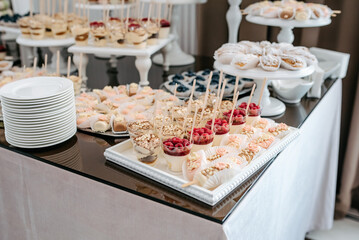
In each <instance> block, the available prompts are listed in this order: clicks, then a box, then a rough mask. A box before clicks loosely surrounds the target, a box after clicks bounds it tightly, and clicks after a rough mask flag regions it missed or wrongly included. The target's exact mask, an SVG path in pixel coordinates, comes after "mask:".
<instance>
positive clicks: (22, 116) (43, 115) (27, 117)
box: [3, 101, 76, 122]
mask: <svg viewBox="0 0 359 240" xmlns="http://www.w3.org/2000/svg"><path fill="white" fill-rule="evenodd" d="M73 109H75V104H74V102H73V101H70V102H69V104H66V105H64V106H63V107H62V108H59V109H54V111H45V112H39V113H34V114H30V113H29V114H28V113H13V112H10V111H8V108H5V107H3V115H4V116H5V118H6V117H7V118H9V119H10V118H11V119H19V120H22V121H36V122H37V121H44V120H48V118H50V117H56V116H62V115H63V114H65V113H70V112H72V111H73ZM73 112H75V113H76V110H74V111H73Z"/></svg>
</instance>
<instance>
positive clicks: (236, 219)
mask: <svg viewBox="0 0 359 240" xmlns="http://www.w3.org/2000/svg"><path fill="white" fill-rule="evenodd" d="M198 70H199V69H198ZM151 84H154V83H152V82H151ZM341 87H342V81H341V79H338V80H326V81H325V83H324V85H323V87H322V98H321V99H308V98H304V99H302V101H301V102H300V103H299V104H297V105H290V104H287V105H286V108H287V111H286V112H285V113H284V114H283V115H281V116H277V117H276V119H275V120H276V121H277V122H281V121H283V122H285V123H287V124H288V125H291V126H293V127H299V128H300V131H301V135H300V136H299V137H298V138H297V139H296V140H295V141H294V142H292V143H291V144H289V145H288V147H287V148H286V149H285V150H284V151H283V152H281V153H280V154H279V155H278V156H277V157H275V158H274V159H272V160H271V161H269V162H268V164H266V165H265V166H264V167H263V168H262V169H261V171H259V172H258V174H256V175H255V176H253V177H252V178H251V179H250V180H248V181H247V182H246V183H244V184H243V185H241V186H240V187H239V188H237V189H235V190H234V191H233V193H232V194H231V195H230V196H228V197H227V198H225V199H224V200H223V201H221V202H219V203H218V204H217V205H215V206H213V207H211V206H208V205H206V204H203V203H201V202H199V201H196V200H194V199H192V198H190V197H187V196H185V195H183V194H180V193H177V192H175V191H173V190H171V189H169V188H167V187H165V186H164V185H161V184H159V183H156V182H154V181H152V180H150V179H148V178H146V177H143V176H141V175H138V174H135V173H133V172H130V171H129V170H126V169H124V168H122V167H119V166H117V165H115V164H112V163H110V162H107V161H106V160H105V157H104V155H103V153H104V151H105V149H106V148H108V147H110V146H113V145H115V144H116V143H118V142H121V141H123V140H125V139H126V138H122V139H121V138H120V139H114V138H110V137H98V136H96V135H88V134H85V133H81V132H78V133H77V134H76V136H74V137H73V138H71V139H70V140H68V141H66V142H65V143H63V144H60V145H57V146H54V147H51V148H46V149H39V150H23V149H18V148H14V147H12V146H9V144H8V143H7V142H6V141H5V139H4V130H3V129H0V196H1V197H0V206H1V207H0V219H2V220H3V221H2V223H1V224H0V239H300V240H302V239H304V236H305V233H306V232H308V231H311V230H314V229H328V228H330V227H331V226H332V223H333V213H334V200H335V187H336V173H337V161H338V151H339V134H340V111H341V109H340V108H341V94H342V91H341V90H342V89H341ZM323 116H325V120H324V119H323ZM309 139H310V141H309Z"/></svg>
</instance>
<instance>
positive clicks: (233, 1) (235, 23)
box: [226, 0, 242, 43]
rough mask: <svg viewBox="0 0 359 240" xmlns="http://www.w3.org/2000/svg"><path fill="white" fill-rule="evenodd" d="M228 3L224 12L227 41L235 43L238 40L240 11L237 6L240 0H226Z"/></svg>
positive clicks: (240, 19)
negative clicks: (227, 7)
mask: <svg viewBox="0 0 359 240" xmlns="http://www.w3.org/2000/svg"><path fill="white" fill-rule="evenodd" d="M228 3H229V9H228V11H227V13H226V20H227V25H228V42H229V43H236V42H238V30H239V25H240V24H241V21H242V13H241V11H240V8H239V6H240V5H241V3H242V0H228Z"/></svg>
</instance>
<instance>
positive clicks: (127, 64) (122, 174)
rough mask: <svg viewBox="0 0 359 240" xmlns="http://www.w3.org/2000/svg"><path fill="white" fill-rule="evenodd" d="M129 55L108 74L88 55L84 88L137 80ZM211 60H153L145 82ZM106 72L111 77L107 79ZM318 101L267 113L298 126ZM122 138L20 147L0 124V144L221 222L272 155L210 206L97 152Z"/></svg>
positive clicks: (80, 137) (84, 136)
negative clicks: (178, 63)
mask: <svg viewBox="0 0 359 240" xmlns="http://www.w3.org/2000/svg"><path fill="white" fill-rule="evenodd" d="M133 61H134V58H131V57H125V58H120V59H119V61H118V65H119V66H118V71H119V72H118V73H117V72H116V71H108V72H107V73H108V74H109V76H107V77H106V75H105V72H106V64H107V60H104V59H97V58H94V57H90V61H89V65H88V68H87V71H88V72H87V75H88V77H89V81H88V86H89V87H90V88H102V87H104V86H105V85H106V84H108V82H110V81H112V82H113V78H117V79H118V81H119V82H120V83H121V84H125V83H130V82H138V81H139V76H138V72H137V71H136V69H135V68H134V63H133ZM212 65H213V60H212V58H209V57H196V62H195V64H192V65H188V66H184V67H172V68H170V71H169V72H168V73H166V74H164V72H163V71H162V68H161V66H157V65H153V66H152V67H151V70H150V73H149V80H150V83H151V87H153V88H158V87H159V85H160V84H161V83H163V81H165V79H166V75H168V74H172V73H181V72H183V71H188V70H192V71H199V70H202V69H205V68H212ZM95 66H96V67H95ZM121 69H126V71H121ZM112 70H113V69H112ZM110 78H112V80H109V79H110ZM334 82H335V80H326V81H325V83H324V84H323V86H322V95H324V94H325V93H326V92H327V91H328V90H329V89H330V87H331V86H332V84H333V83H334ZM320 101H321V99H308V98H303V99H302V100H301V102H300V103H298V104H286V107H287V110H286V112H285V113H284V114H283V115H281V116H276V117H273V119H274V120H275V121H277V122H284V123H287V124H288V125H290V126H293V127H300V126H301V124H302V123H303V122H304V121H305V120H306V118H307V117H308V116H309V115H310V113H311V111H312V110H313V109H314V108H315V107H316V105H317V104H318V103H319V102H320ZM126 139H127V138H112V137H103V136H98V135H93V134H88V133H83V132H77V134H76V135H75V136H74V137H72V138H71V139H70V140H68V141H66V142H64V143H62V144H59V145H56V146H53V147H50V148H44V149H38V150H26V149H19V148H14V147H12V146H9V144H8V143H7V142H6V140H5V136H4V129H3V128H2V129H0V146H1V147H4V148H8V149H10V150H12V151H16V152H18V153H19V154H23V155H28V156H31V157H33V158H35V159H37V160H39V161H44V162H46V163H49V164H51V165H54V166H56V167H59V168H62V169H65V170H68V171H71V172H74V173H76V174H80V175H82V176H85V177H88V178H90V179H93V180H95V181H99V182H102V183H104V184H108V185H111V186H113V187H116V188H119V189H121V190H124V191H128V192H131V193H133V194H137V195H139V196H140V197H145V198H148V199H151V200H154V201H157V202H160V203H162V204H166V205H168V206H171V207H174V208H177V209H180V210H182V211H185V212H188V213H191V214H195V215H197V216H200V217H203V218H206V219H208V220H211V221H215V222H218V223H223V222H224V221H225V220H226V219H227V217H228V216H229V215H230V214H231V212H232V211H233V210H234V209H235V208H236V206H237V205H238V204H240V202H241V199H243V198H244V197H245V195H246V193H247V192H249V191H250V189H251V188H252V187H255V183H256V181H258V179H260V176H261V174H262V173H263V172H264V171H265V170H266V169H267V168H268V167H270V165H271V163H272V162H273V161H275V158H274V159H272V160H271V161H269V162H268V163H267V164H266V165H265V166H264V167H263V168H262V169H261V170H260V171H258V172H257V173H256V174H255V175H254V176H252V177H251V178H250V179H248V181H246V182H245V183H244V184H242V185H241V186H239V187H238V188H237V189H236V190H235V191H234V192H232V193H231V194H230V195H229V196H228V197H226V198H225V199H224V200H223V201H221V202H219V203H218V204H217V205H216V206H213V207H212V206H208V205H206V204H204V203H201V202H199V201H197V200H195V199H192V198H190V197H188V196H186V195H183V194H181V193H178V192H176V191H174V190H172V189H170V188H168V187H166V186H164V185H162V184H159V183H157V182H154V181H152V180H150V179H148V178H146V177H143V176H141V175H139V174H136V173H133V172H131V171H129V170H127V169H125V168H122V167H120V166H118V165H116V164H113V163H111V162H108V161H106V159H105V157H104V155H103V153H104V151H105V149H106V148H108V147H110V146H113V145H115V144H117V143H119V142H121V141H123V140H126Z"/></svg>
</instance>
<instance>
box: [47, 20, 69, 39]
mask: <svg viewBox="0 0 359 240" xmlns="http://www.w3.org/2000/svg"><path fill="white" fill-rule="evenodd" d="M51 30H52V34H53V37H54V38H55V39H64V38H66V37H67V22H65V21H63V20H55V21H54V22H53V23H52V28H51Z"/></svg>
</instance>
